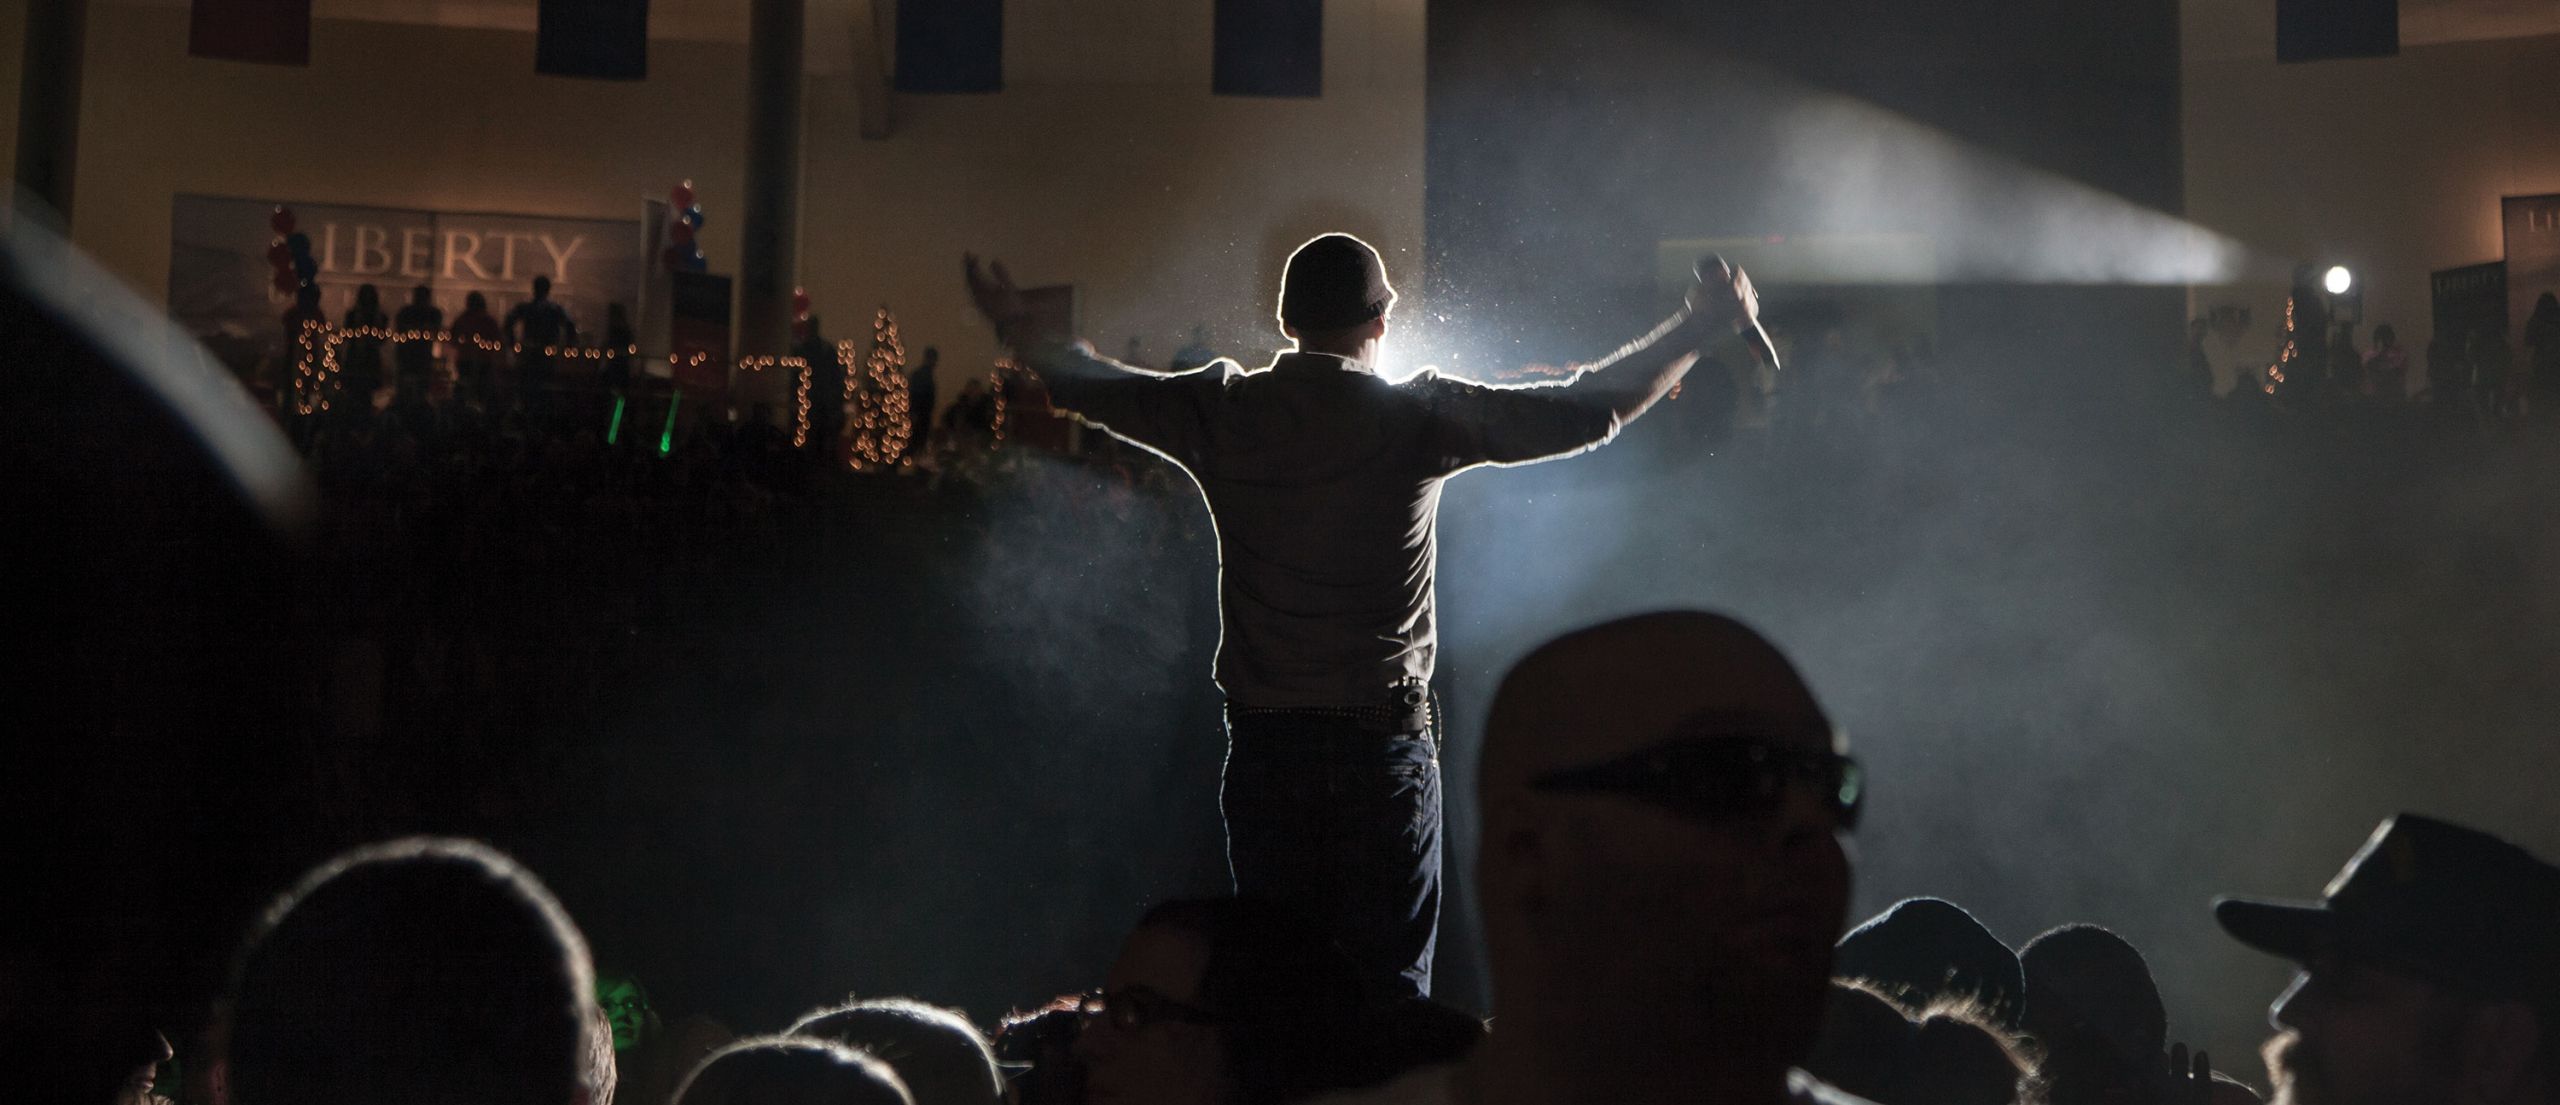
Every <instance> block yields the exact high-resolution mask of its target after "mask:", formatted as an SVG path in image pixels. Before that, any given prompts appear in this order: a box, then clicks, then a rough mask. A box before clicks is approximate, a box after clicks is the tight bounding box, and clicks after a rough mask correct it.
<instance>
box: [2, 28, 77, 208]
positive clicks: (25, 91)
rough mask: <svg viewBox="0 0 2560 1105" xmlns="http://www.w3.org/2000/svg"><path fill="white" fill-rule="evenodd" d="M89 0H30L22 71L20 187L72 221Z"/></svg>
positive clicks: (19, 125) (19, 137)
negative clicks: (82, 55)
mask: <svg viewBox="0 0 2560 1105" xmlns="http://www.w3.org/2000/svg"><path fill="white" fill-rule="evenodd" d="M88 8H89V5H88V0H27V41H26V53H25V58H24V60H23V62H22V65H21V68H20V69H19V72H18V150H17V163H16V164H17V174H16V175H17V180H18V184H19V186H21V187H23V188H25V189H26V190H27V191H29V192H32V193H34V194H35V195H36V196H37V198H39V199H42V200H44V201H45V202H46V203H49V204H52V205H53V209H54V210H55V211H56V212H59V213H60V214H61V216H62V224H63V227H64V228H65V229H66V230H67V229H68V228H69V227H70V225H71V184H72V177H73V175H74V174H73V169H74V167H75V165H76V163H77V160H78V158H77V155H78V153H79V145H80V55H81V51H82V50H83V48H84V45H85V42H86V39H87V34H86V31H87V25H88V18H89V11H88Z"/></svg>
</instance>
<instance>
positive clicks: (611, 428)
mask: <svg viewBox="0 0 2560 1105" xmlns="http://www.w3.org/2000/svg"><path fill="white" fill-rule="evenodd" d="M622 402H623V396H621V395H619V394H617V395H615V396H614V397H613V423H612V424H611V425H608V426H606V427H605V430H604V443H605V444H607V445H612V444H615V443H616V442H619V441H621V440H622Z"/></svg>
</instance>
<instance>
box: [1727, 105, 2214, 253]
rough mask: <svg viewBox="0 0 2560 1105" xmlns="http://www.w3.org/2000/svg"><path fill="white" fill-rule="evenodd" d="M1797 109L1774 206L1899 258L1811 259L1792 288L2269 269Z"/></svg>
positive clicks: (1905, 122)
mask: <svg viewBox="0 0 2560 1105" xmlns="http://www.w3.org/2000/svg"><path fill="white" fill-rule="evenodd" d="M1791 100H1792V102H1791V103H1790V104H1789V105H1788V106H1787V107H1786V108H1784V109H1783V110H1782V111H1781V112H1780V114H1779V116H1778V117H1777V118H1776V119H1775V120H1774V121H1773V123H1772V130H1773V132H1774V136H1775V142H1776V146H1777V157H1776V158H1775V160H1774V162H1773V163H1772V165H1771V167H1770V179H1769V181H1768V185H1767V186H1768V187H1769V188H1771V189H1773V190H1775V191H1776V193H1777V194H1778V195H1780V196H1783V197H1784V199H1783V200H1782V202H1780V203H1778V204H1774V205H1772V206H1773V209H1776V210H1782V211H1785V212H1787V213H1788V214H1789V215H1791V216H1792V217H1793V219H1794V220H1795V221H1797V222H1798V223H1799V224H1800V225H1803V226H1807V227H1810V228H1814V229H1815V230H1816V232H1817V233H1820V234H1824V235H1830V236H1835V237H1842V236H1857V235H1864V236H1867V237H1870V238H1872V239H1876V240H1881V241H1885V242H1889V243H1891V244H1893V246H1894V248H1849V249H1841V250H1836V251H1833V252H1832V253H1831V254H1829V255H1825V256H1817V257H1812V258H1809V259H1808V260H1809V262H1810V263H1809V264H1808V265H1806V266H1805V271H1802V272H1797V273H1789V274H1787V275H1788V276H1789V277H1790V278H1791V280H1790V282H1795V283H1838V284H1910V283H1994V284H2141V285H2183V284H2210V283H2221V282H2225V281H2229V280H2232V279H2234V278H2236V277H2238V276H2239V275H2240V274H2241V273H2242V272H2243V271H2244V270H2246V269H2254V268H2257V267H2260V266H2261V265H2263V264H2264V262H2263V260H2262V259H2259V258H2256V257H2255V256H2253V253H2252V251H2251V250H2250V249H2249V248H2248V247H2247V246H2245V245H2243V244H2242V243H2240V242H2239V241H2237V240H2234V239H2232V238H2230V237H2227V236H2225V235H2222V234H2219V233H2216V232H2214V231H2212V230H2209V229H2206V228H2205V227H2202V226H2198V225H2196V224H2194V223H2191V222H2188V221H2186V220H2185V219H2182V218H2179V217H2177V216H2175V215H2170V214H2167V213H2164V212H2160V211H2156V210H2153V209H2151V208H2148V207H2144V206H2142V205H2141V204H2138V203H2135V202H2133V201H2131V200H2128V199H2125V198H2124V197H2122V196H2118V195H2114V194H2112V193H2109V192H2106V191H2103V190H2101V189H2098V188H2093V187H2090V186H2089V185H2086V184H2082V183H2080V182H2079V181H2076V180H2072V179H2069V178H2067V177H2064V176H2062V175H2060V174H2058V173H2053V172H2049V171H2046V170H2043V169H2038V168H2035V167H2033V166H2029V165H2026V164H2023V163H2020V162H2018V161H2016V160H2015V159H2012V158H2008V157H2005V156H2002V155H1999V154H1995V153H1992V152H1990V151H1987V150H1984V149H1982V148H1980V147H1978V146H1975V145H1973V144H1972V143H1969V142H1966V141H1964V140H1962V139H1960V138H1957V137H1955V136H1954V135H1951V134H1948V133H1946V132H1944V131H1941V130H1938V129H1937V128H1935V127H1931V126H1927V125H1925V124H1922V123H1920V122H1917V121H1915V120H1912V119H1910V118H1908V117H1905V116H1902V115H1899V114H1896V113H1894V112H1892V111H1888V110H1886V109H1884V108H1881V107H1878V106H1876V105H1874V104H1870V103H1867V102H1865V101H1862V100H1856V99H1852V98H1850V97H1847V96H1843V95H1840V94H1837V93H1832V92H1824V91H1815V90H1803V91H1801V92H1799V93H1798V94H1796V95H1794V96H1792V97H1791ZM1869 244H1870V245H1872V244H1873V243H1869ZM1770 278H1771V279H1772V280H1773V281H1774V280H1775V279H1777V274H1771V277H1770Z"/></svg>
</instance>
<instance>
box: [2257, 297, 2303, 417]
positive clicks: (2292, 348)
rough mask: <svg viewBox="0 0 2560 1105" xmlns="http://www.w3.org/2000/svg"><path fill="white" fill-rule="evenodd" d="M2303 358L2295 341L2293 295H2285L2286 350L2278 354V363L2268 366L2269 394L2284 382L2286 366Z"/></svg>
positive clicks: (2267, 386) (2267, 383) (2267, 390)
mask: <svg viewBox="0 0 2560 1105" xmlns="http://www.w3.org/2000/svg"><path fill="white" fill-rule="evenodd" d="M2301 359H2302V350H2301V348H2300V347H2299V346H2296V345H2295V344H2294V343H2293V297H2292V296H2289V295H2288V296H2286V297H2284V352H2282V353H2278V354H2276V363H2274V364H2271V365H2268V366H2267V382H2266V384H2265V385H2264V386H2265V388H2266V392H2267V394H2269V395H2273V394H2275V393H2276V388H2277V387H2278V386H2280V385H2282V384H2283V383H2284V378H2285V372H2284V368H2285V366H2286V365H2289V364H2292V363H2293V362H2295V361H2298V360H2301Z"/></svg>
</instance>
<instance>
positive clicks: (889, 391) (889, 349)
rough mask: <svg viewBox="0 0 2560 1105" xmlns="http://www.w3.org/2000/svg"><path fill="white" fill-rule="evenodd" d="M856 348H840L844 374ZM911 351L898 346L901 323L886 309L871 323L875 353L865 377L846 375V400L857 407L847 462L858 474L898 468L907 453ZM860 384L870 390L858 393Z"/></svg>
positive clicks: (911, 426)
mask: <svg viewBox="0 0 2560 1105" xmlns="http://www.w3.org/2000/svg"><path fill="white" fill-rule="evenodd" d="M852 347H853V343H852V342H844V343H841V344H840V345H839V346H838V347H837V355H838V356H840V357H842V358H844V361H845V365H846V368H847V369H848V370H850V369H851V367H852V363H853V356H852V353H853V348H852ZM906 366H907V347H906V344H905V343H903V342H901V341H899V340H898V319H897V317H896V316H894V315H891V314H890V313H889V309H888V308H886V307H882V308H880V313H878V314H876V315H873V316H872V318H871V353H870V355H869V356H867V357H865V358H863V371H862V372H860V373H855V372H852V371H847V372H846V373H845V381H844V386H845V398H846V399H847V400H849V401H853V402H854V415H853V451H852V453H851V455H850V456H848V457H847V458H846V462H847V463H849V464H851V465H852V466H853V467H855V468H870V467H879V466H887V465H892V464H896V463H898V458H899V456H900V455H902V454H904V453H905V452H906V450H907V436H908V435H909V434H910V433H912V432H914V420H913V415H912V412H910V411H909V409H908V399H907V375H906V371H905V369H906ZM856 380H867V381H868V386H866V387H862V388H860V389H856V387H855V386H854V385H855V381H856Z"/></svg>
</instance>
